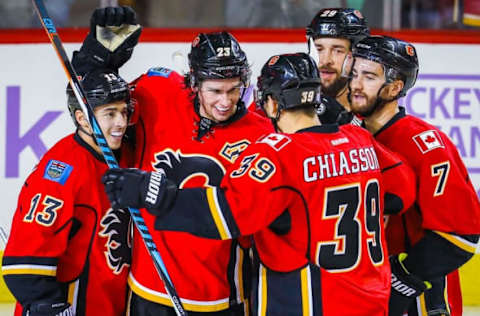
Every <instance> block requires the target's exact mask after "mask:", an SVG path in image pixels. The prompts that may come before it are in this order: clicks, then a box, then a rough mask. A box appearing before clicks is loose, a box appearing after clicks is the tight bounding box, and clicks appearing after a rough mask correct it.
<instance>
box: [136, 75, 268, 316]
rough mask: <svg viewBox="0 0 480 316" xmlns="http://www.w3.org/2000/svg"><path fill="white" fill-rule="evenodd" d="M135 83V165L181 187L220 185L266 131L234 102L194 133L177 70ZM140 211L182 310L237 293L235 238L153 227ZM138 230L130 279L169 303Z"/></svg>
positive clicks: (220, 302) (193, 116) (187, 94)
mask: <svg viewBox="0 0 480 316" xmlns="http://www.w3.org/2000/svg"><path fill="white" fill-rule="evenodd" d="M134 84H135V90H134V92H133V97H134V98H135V99H136V100H137V102H138V109H139V119H138V123H137V136H138V137H137V146H138V147H137V148H141V149H143V150H137V157H136V158H137V162H138V167H139V168H141V169H145V170H158V169H163V170H164V171H165V173H166V174H167V176H168V178H169V179H171V180H172V181H174V182H175V183H177V185H178V186H179V187H181V188H184V187H192V186H214V185H219V184H220V181H221V179H222V177H223V176H224V174H225V170H226V168H227V167H228V166H230V165H231V164H232V163H233V162H234V161H235V159H236V158H237V157H238V156H239V154H240V153H241V152H242V151H243V150H244V149H245V148H246V147H247V146H248V145H249V144H250V143H252V142H253V141H254V140H256V139H257V138H258V137H260V136H261V135H265V134H268V133H270V132H271V131H272V130H273V127H272V126H271V124H270V122H269V121H268V120H266V119H264V118H261V117H260V116H258V115H256V114H254V113H250V112H248V111H247V110H246V109H245V108H244V107H239V109H238V110H237V113H236V114H235V115H234V117H233V118H231V119H230V120H229V122H228V123H227V124H219V125H215V126H213V127H212V129H211V131H210V132H209V133H207V134H206V135H205V136H203V137H202V138H200V139H199V140H197V139H196V138H197V130H198V127H199V126H198V124H199V120H200V117H199V116H198V114H197V113H196V111H195V109H194V102H193V92H192V90H191V89H186V88H185V87H184V84H183V77H182V76H180V75H179V74H177V73H176V72H173V71H171V70H169V69H166V68H153V69H151V70H149V72H148V73H147V74H145V75H143V76H142V77H140V78H139V79H138V80H137V81H136V82H135V83H134ZM142 214H143V215H144V218H145V222H146V224H147V226H148V227H149V229H150V232H151V234H152V236H153V240H154V241H155V243H156V245H157V247H158V251H159V252H160V254H161V256H162V259H163V261H164V262H165V265H166V268H167V270H168V273H169V274H170V277H171V279H172V281H173V283H174V285H175V287H176V290H177V293H178V295H179V296H180V298H181V299H182V302H183V305H184V307H185V309H186V310H189V311H201V312H212V311H218V310H224V309H227V308H229V306H230V305H231V304H232V303H233V304H235V303H241V302H242V301H243V300H244V294H245V293H244V285H243V277H242V274H243V273H244V256H245V254H244V253H243V250H242V249H241V247H239V245H238V242H237V241H216V240H207V239H203V238H198V237H196V236H193V235H191V234H188V233H182V232H159V231H156V230H154V229H153V216H151V215H150V214H149V213H148V212H145V211H143V210H142ZM139 237H140V236H139V234H138V233H137V232H136V231H135V232H134V248H133V259H132V269H131V274H130V276H129V284H130V286H131V288H132V290H133V291H134V292H135V293H136V294H137V295H139V296H141V297H143V298H144V299H147V300H149V301H152V302H156V303H160V304H163V305H169V306H171V305H172V304H171V302H170V300H169V299H168V296H167V295H166V292H165V289H164V286H163V283H162V281H161V280H160V278H159V277H158V275H157V272H156V270H155V267H154V265H153V263H152V260H151V258H150V256H149V254H148V252H147V250H146V248H145V246H144V245H143V242H142V240H141V239H140V238H139Z"/></svg>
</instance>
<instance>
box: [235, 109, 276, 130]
mask: <svg viewBox="0 0 480 316" xmlns="http://www.w3.org/2000/svg"><path fill="white" fill-rule="evenodd" d="M240 121H242V124H243V125H245V126H248V127H249V128H255V129H257V130H262V131H266V132H268V133H270V132H273V131H274V129H273V125H272V123H271V122H270V120H269V119H268V118H266V117H265V116H262V115H260V114H258V113H255V112H252V111H249V110H247V112H246V113H245V116H244V117H243V118H242V119H241V120H240Z"/></svg>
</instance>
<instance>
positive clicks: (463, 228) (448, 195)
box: [405, 130, 480, 279]
mask: <svg viewBox="0 0 480 316" xmlns="http://www.w3.org/2000/svg"><path fill="white" fill-rule="evenodd" d="M412 139H413V142H412V148H411V150H412V154H413V155H416V159H415V161H416V162H417V164H416V166H415V168H416V172H417V176H418V193H417V203H418V206H419V209H420V212H421V215H422V226H423V228H424V229H425V235H424V237H423V238H422V239H421V240H420V241H419V242H418V243H416V244H415V245H414V246H413V247H412V249H410V251H409V252H408V257H407V260H406V262H405V264H406V265H407V268H408V269H410V270H411V271H412V273H415V274H417V275H420V276H421V277H423V278H424V279H430V278H435V277H438V276H443V275H446V274H448V273H450V272H451V271H453V270H455V269H457V268H459V267H460V266H462V265H463V264H464V263H465V262H467V261H468V260H469V259H470V258H471V257H472V256H473V254H474V253H475V249H476V247H477V245H478V240H479V233H480V225H479V221H480V202H479V200H478V197H477V195H476V193H475V190H474V189H473V185H472V183H471V181H470V178H469V176H468V172H467V169H466V168H465V165H464V164H463V162H462V160H461V158H460V156H459V154H458V152H457V150H456V148H455V146H454V145H453V143H451V142H450V140H449V139H448V138H447V137H446V136H445V135H443V134H442V133H441V132H439V131H436V130H429V131H425V132H422V133H421V134H418V135H417V136H414V137H413V138H412Z"/></svg>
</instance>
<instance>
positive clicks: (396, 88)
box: [387, 80, 405, 99]
mask: <svg viewBox="0 0 480 316" xmlns="http://www.w3.org/2000/svg"><path fill="white" fill-rule="evenodd" d="M404 85H405V84H404V82H403V81H402V80H395V81H394V82H392V83H391V84H389V85H388V90H387V93H388V99H393V98H395V97H396V96H397V95H398V94H399V93H400V92H401V91H402V89H403V86H404Z"/></svg>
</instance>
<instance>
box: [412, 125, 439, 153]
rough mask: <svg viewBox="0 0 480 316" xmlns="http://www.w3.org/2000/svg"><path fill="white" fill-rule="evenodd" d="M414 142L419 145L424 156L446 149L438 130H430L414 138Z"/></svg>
mask: <svg viewBox="0 0 480 316" xmlns="http://www.w3.org/2000/svg"><path fill="white" fill-rule="evenodd" d="M413 141H414V142H415V144H417V146H418V148H420V151H421V152H422V154H424V153H427V152H429V151H430V150H433V149H435V148H445V146H444V145H443V142H442V138H441V137H440V135H439V134H438V131H436V130H429V131H425V132H422V133H420V134H417V135H415V136H413Z"/></svg>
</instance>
